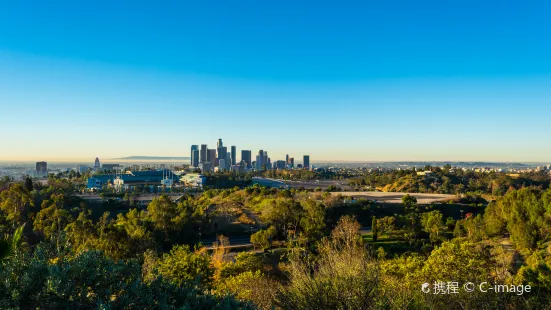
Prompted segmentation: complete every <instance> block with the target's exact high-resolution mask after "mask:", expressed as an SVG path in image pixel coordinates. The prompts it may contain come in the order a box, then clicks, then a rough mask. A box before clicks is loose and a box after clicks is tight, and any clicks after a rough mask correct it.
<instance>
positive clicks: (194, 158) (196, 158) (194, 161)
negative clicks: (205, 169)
mask: <svg viewBox="0 0 551 310" xmlns="http://www.w3.org/2000/svg"><path fill="white" fill-rule="evenodd" d="M191 165H192V166H193V167H199V150H193V153H192V154H191Z"/></svg>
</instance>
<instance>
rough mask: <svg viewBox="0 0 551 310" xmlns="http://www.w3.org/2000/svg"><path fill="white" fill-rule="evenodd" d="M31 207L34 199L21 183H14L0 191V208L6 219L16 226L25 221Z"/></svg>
mask: <svg viewBox="0 0 551 310" xmlns="http://www.w3.org/2000/svg"><path fill="white" fill-rule="evenodd" d="M32 207H34V199H33V197H32V196H31V194H30V193H29V192H28V191H26V190H25V189H24V188H23V184H21V183H15V184H13V185H11V186H10V188H9V189H8V190H4V191H2V192H1V193H0V210H2V212H4V213H5V214H6V215H7V216H6V219H7V220H8V221H11V222H12V223H14V224H15V225H17V226H21V225H23V223H25V221H27V219H28V215H29V211H30V210H31V208H32Z"/></svg>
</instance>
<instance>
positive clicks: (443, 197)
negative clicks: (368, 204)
mask: <svg viewBox="0 0 551 310" xmlns="http://www.w3.org/2000/svg"><path fill="white" fill-rule="evenodd" d="M331 194H332V195H343V196H350V197H354V198H365V199H368V200H374V201H378V202H385V203H402V197H404V195H406V194H408V193H399V192H332V193H331ZM409 195H410V196H413V197H415V198H417V203H419V204H430V203H433V202H441V201H449V200H450V199H453V198H454V197H455V196H454V195H448V194H419V193H409Z"/></svg>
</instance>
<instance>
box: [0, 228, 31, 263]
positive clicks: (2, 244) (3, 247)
mask: <svg viewBox="0 0 551 310" xmlns="http://www.w3.org/2000/svg"><path fill="white" fill-rule="evenodd" d="M24 227H25V224H23V225H21V227H19V228H17V229H16V230H15V233H14V234H13V236H12V237H11V238H9V237H7V236H6V237H4V239H2V240H0V262H4V261H6V260H8V259H10V258H12V257H13V256H14V254H15V250H17V248H18V247H19V246H20V245H21V239H22V237H23V228H24Z"/></svg>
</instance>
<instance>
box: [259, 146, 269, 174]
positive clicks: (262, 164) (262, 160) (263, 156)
mask: <svg viewBox="0 0 551 310" xmlns="http://www.w3.org/2000/svg"><path fill="white" fill-rule="evenodd" d="M267 168H268V169H269V168H270V167H269V166H268V152H265V151H263V150H260V151H258V155H256V170H258V171H262V170H266V169H267Z"/></svg>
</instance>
